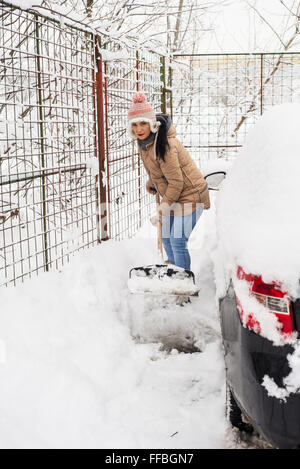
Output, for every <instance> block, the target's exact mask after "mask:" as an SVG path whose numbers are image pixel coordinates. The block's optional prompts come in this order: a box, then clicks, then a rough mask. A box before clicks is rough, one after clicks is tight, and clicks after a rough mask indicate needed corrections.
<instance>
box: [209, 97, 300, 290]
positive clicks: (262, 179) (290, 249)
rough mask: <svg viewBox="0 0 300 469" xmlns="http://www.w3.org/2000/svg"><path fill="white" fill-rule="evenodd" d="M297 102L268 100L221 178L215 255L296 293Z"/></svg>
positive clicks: (299, 215) (299, 218) (299, 241)
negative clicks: (269, 105)
mask: <svg viewBox="0 0 300 469" xmlns="http://www.w3.org/2000/svg"><path fill="white" fill-rule="evenodd" d="M299 116H300V104H283V105H278V106H274V107H272V108H271V109H269V110H268V111H266V112H265V114H264V115H263V116H261V117H260V118H259V119H258V120H257V122H256V124H255V125H254V126H253V128H252V129H251V130H250V131H249V133H248V136H247V139H246V143H245V145H244V147H243V148H242V149H241V151H240V153H239V155H238V157H237V159H236V161H235V162H234V164H233V165H232V167H231V169H230V171H229V173H228V175H227V178H226V179H225V181H224V182H223V184H222V187H221V189H220V193H219V197H218V206H217V231H218V240H219V248H218V251H219V252H218V256H219V257H220V259H221V263H222V265H224V266H226V270H228V269H229V270H230V269H231V270H233V269H235V267H236V265H241V266H242V267H243V268H244V270H245V271H246V272H249V273H250V272H251V273H252V274H259V275H262V277H263V280H264V281H265V282H271V281H278V282H282V283H283V285H284V286H285V287H286V289H287V291H288V292H289V294H290V295H292V296H294V297H296V296H299V278H300V209H299V205H300V183H299V182H300V181H299V178H300V127H299Z"/></svg>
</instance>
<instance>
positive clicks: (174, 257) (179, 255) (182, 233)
mask: <svg viewBox="0 0 300 469" xmlns="http://www.w3.org/2000/svg"><path fill="white" fill-rule="evenodd" d="M202 212H203V208H202V207H200V208H198V209H197V210H194V212H193V213H191V214H190V215H185V216H184V217H180V216H171V215H167V216H166V218H165V220H164V222H163V224H162V242H163V246H164V249H165V251H166V254H167V256H168V260H169V261H170V262H173V263H174V264H175V265H177V266H178V267H183V268H184V269H188V270H190V268H191V258H190V254H189V251H188V249H187V242H188V239H189V237H190V234H191V232H192V231H193V229H194V227H195V225H196V223H197V221H198V220H199V218H200V216H201V215H202Z"/></svg>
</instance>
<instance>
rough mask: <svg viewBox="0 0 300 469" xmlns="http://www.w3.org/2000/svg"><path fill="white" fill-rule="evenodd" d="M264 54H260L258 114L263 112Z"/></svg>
mask: <svg viewBox="0 0 300 469" xmlns="http://www.w3.org/2000/svg"><path fill="white" fill-rule="evenodd" d="M263 67H264V54H261V55H260V115H261V116H262V114H263V91H264V89H263V79H264V68H263Z"/></svg>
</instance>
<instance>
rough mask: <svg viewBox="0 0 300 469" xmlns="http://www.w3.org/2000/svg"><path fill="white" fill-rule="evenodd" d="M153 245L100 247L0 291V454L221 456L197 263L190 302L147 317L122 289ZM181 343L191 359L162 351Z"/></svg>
mask: <svg viewBox="0 0 300 469" xmlns="http://www.w3.org/2000/svg"><path fill="white" fill-rule="evenodd" d="M202 226H203V225H202ZM155 244H156V242H155V239H153V240H152V239H148V240H146V239H139V238H137V239H134V240H130V241H124V242H113V241H108V242H106V243H102V244H101V245H100V246H98V247H96V248H93V249H91V250H90V251H85V252H83V253H82V254H81V255H78V256H77V257H75V258H74V259H72V261H71V263H70V264H69V265H66V266H65V267H64V269H63V271H62V272H61V273H57V272H50V273H47V274H45V275H41V276H40V277H38V278H33V279H32V280H30V281H28V282H27V283H25V284H24V285H19V286H18V287H8V288H4V289H2V292H1V312H0V380H1V388H0V413H1V426H0V441H1V447H3V448H33V447H34V448H49V447H51V448H88V447H94V448H116V447H117V448H195V447H197V448H220V447H223V445H224V441H223V438H224V433H225V430H226V425H227V424H226V421H225V416H224V402H225V395H224V394H225V392H224V391H225V390H224V369H223V359H222V352H221V347H220V338H219V328H218V327H219V326H218V319H217V314H216V311H215V308H214V294H215V291H214V287H213V282H212V278H211V275H212V270H211V265H210V264H209V258H207V254H205V250H202V251H201V256H202V263H201V266H200V264H199V263H197V266H196V265H195V272H196V273H197V276H198V280H200V279H201V278H202V286H203V289H204V294H203V295H202V297H201V299H200V298H199V299H198V298H195V301H193V302H192V304H190V305H187V306H186V307H183V308H182V307H180V306H173V307H172V308H168V307H164V308H162V307H161V305H155V303H154V302H152V303H151V307H148V306H149V305H147V304H145V302H144V303H143V299H142V298H141V296H140V295H137V296H135V295H131V294H130V293H129V292H128V289H127V285H126V283H127V279H128V272H129V270H130V268H132V267H133V266H135V265H145V264H150V263H152V262H153V258H154V253H155ZM198 250H199V248H198ZM192 258H193V259H195V257H193V254H192ZM196 267H197V268H196ZM192 336H194V339H193V340H194V342H195V343H196V344H197V346H198V348H201V350H202V352H201V353H193V354H190V353H179V352H178V351H177V350H176V349H175V348H174V346H176V343H175V342H174V340H175V339H178V338H180V337H182V338H183V339H184V338H185V339H187V340H188V339H189V340H191V338H192ZM133 337H134V339H133ZM166 340H167V341H169V342H168V343H167V342H164V341H166ZM162 344H164V345H165V347H163V349H162Z"/></svg>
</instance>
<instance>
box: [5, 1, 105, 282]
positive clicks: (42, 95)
mask: <svg viewBox="0 0 300 469" xmlns="http://www.w3.org/2000/svg"><path fill="white" fill-rule="evenodd" d="M1 7H2V10H1V13H2V14H1V23H0V50H1V52H0V56H1V59H0V151H1V160H0V190H1V192H0V204H1V206H0V216H1V224H0V236H1V250H0V256H1V267H0V284H3V283H8V282H11V281H13V282H16V281H17V280H18V279H23V278H24V277H26V276H31V275H32V274H33V273H38V272H39V271H40V270H48V269H49V268H50V267H56V268H59V267H60V266H61V265H62V264H63V262H64V259H68V257H69V255H70V253H72V252H74V251H76V250H78V249H81V248H82V247H84V246H89V245H93V244H95V243H96V242H97V224H96V215H97V210H96V207H97V197H98V196H97V191H96V185H95V176H94V175H93V174H92V171H91V170H90V169H89V166H92V165H89V164H88V162H89V161H91V160H92V159H93V160H95V104H94V101H95V97H94V68H95V66H94V38H93V36H92V35H91V34H88V33H86V32H83V31H79V30H76V29H75V28H71V27H68V26H67V25H64V26H63V27H62V25H61V24H60V23H59V22H56V21H51V20H49V19H44V18H43V17H41V16H38V15H36V14H34V13H31V12H26V11H22V10H20V9H17V8H13V7H11V6H8V5H6V4H2V5H1Z"/></svg>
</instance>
